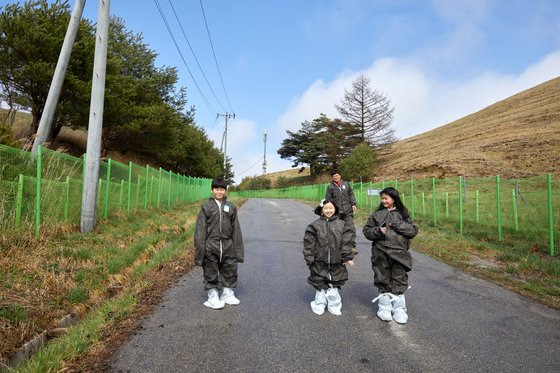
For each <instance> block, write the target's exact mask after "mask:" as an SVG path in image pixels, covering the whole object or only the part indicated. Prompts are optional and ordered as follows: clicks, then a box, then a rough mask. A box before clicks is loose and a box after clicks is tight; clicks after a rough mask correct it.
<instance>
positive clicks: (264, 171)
mask: <svg viewBox="0 0 560 373" xmlns="http://www.w3.org/2000/svg"><path fill="white" fill-rule="evenodd" d="M263 141H264V156H263V175H264V174H266V129H265V130H264V136H263Z"/></svg>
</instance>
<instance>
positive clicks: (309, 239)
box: [303, 216, 354, 265]
mask: <svg viewBox="0 0 560 373" xmlns="http://www.w3.org/2000/svg"><path fill="white" fill-rule="evenodd" d="M352 237H353V231H352V229H351V228H350V226H349V225H348V224H346V222H345V221H344V220H342V219H338V218H337V216H333V217H332V218H331V219H330V220H327V219H326V218H325V217H323V216H321V217H320V218H319V219H317V220H315V221H314V222H313V223H311V224H309V225H308V226H307V229H306V230H305V235H304V237H303V257H304V259H305V261H306V263H307V265H311V264H312V263H313V262H315V261H320V262H324V263H327V264H335V263H344V262H347V261H349V260H352V259H353V258H354V253H353V251H352V247H353V245H352Z"/></svg>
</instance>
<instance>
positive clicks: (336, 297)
mask: <svg viewBox="0 0 560 373" xmlns="http://www.w3.org/2000/svg"><path fill="white" fill-rule="evenodd" d="M327 302H328V307H327V309H328V310H329V312H330V313H332V314H333V315H336V316H340V315H342V311H341V309H342V298H340V293H339V292H338V289H337V288H329V289H328V290H327Z"/></svg>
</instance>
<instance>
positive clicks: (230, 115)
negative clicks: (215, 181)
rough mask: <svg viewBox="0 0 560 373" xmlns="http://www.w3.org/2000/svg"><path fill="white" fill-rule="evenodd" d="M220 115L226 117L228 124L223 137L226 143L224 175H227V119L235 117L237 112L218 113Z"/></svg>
mask: <svg viewBox="0 0 560 373" xmlns="http://www.w3.org/2000/svg"><path fill="white" fill-rule="evenodd" d="M218 116H219V117H224V118H225V119H226V126H225V129H224V138H223V144H224V177H225V176H226V175H225V174H226V165H227V121H228V119H229V118H235V113H228V112H226V113H224V114H218Z"/></svg>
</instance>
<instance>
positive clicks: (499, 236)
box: [496, 175, 502, 241]
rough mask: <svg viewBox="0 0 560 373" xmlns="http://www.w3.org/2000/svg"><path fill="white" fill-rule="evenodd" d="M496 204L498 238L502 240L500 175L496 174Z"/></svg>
mask: <svg viewBox="0 0 560 373" xmlns="http://www.w3.org/2000/svg"><path fill="white" fill-rule="evenodd" d="M496 205H497V216H496V217H497V220H498V240H499V241H501V240H502V201H501V195H500V175H496Z"/></svg>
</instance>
